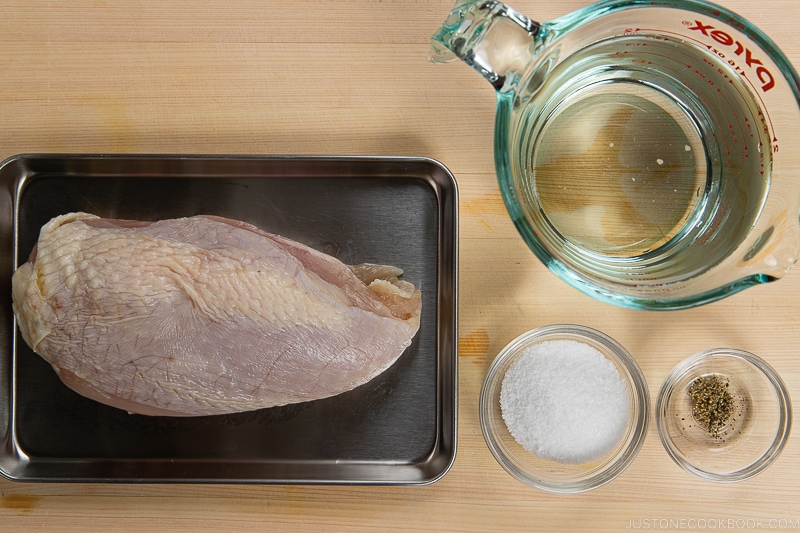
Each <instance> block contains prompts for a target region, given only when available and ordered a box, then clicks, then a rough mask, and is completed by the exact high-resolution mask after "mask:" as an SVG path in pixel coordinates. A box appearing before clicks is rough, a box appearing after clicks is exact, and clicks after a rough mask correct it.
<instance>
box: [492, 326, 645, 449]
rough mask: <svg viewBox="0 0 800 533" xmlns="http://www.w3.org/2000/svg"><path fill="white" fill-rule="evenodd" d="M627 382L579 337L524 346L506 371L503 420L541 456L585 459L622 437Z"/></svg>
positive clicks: (627, 401) (520, 440)
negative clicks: (580, 340)
mask: <svg viewBox="0 0 800 533" xmlns="http://www.w3.org/2000/svg"><path fill="white" fill-rule="evenodd" d="M629 406H630V398H629V396H628V388H627V386H626V385H625V382H624V381H623V380H622V377H621V376H620V374H619V372H618V371H617V368H616V366H615V365H614V363H612V362H611V361H609V360H608V359H606V357H605V356H604V355H603V354H602V353H600V352H599V351H598V350H597V349H595V348H593V347H591V346H589V345H588V344H584V343H581V342H577V341H570V340H558V341H546V342H542V343H539V344H536V345H533V346H531V347H529V348H528V349H526V350H525V351H524V352H523V354H522V355H521V356H520V358H519V359H517V361H515V362H514V364H512V365H511V367H510V368H509V369H508V371H507V372H506V375H505V377H504V378H503V384H502V388H501V391H500V407H501V409H502V413H503V420H504V421H505V423H506V426H507V427H508V430H509V432H510V433H511V435H512V436H513V437H514V439H515V440H516V441H517V442H518V443H519V444H520V446H522V447H523V448H525V449H526V450H528V451H529V452H531V453H534V454H536V455H537V456H539V457H541V458H542V459H547V460H553V461H558V462H560V463H576V464H577V463H586V462H589V461H594V460H596V459H599V458H600V457H602V456H603V455H605V454H606V453H608V452H609V451H611V450H612V449H613V448H614V446H615V445H616V444H617V442H619V440H620V439H621V438H622V435H623V434H624V432H625V428H626V427H627V426H628V418H629V416H630V414H629V410H630V407H629Z"/></svg>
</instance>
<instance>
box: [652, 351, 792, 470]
mask: <svg viewBox="0 0 800 533" xmlns="http://www.w3.org/2000/svg"><path fill="white" fill-rule="evenodd" d="M791 422H792V407H791V401H790V399H789V393H788V392H787V390H786V386H785V385H784V383H783V381H782V380H781V378H780V376H779V375H778V373H777V372H775V370H774V369H773V368H772V367H771V366H769V365H768V364H767V363H766V361H764V360H763V359H761V358H760V357H758V356H756V355H754V354H752V353H749V352H746V351H744V350H738V349H735V348H714V349H711V350H706V351H704V352H700V353H698V354H695V355H693V356H691V357H689V358H687V359H685V360H683V361H682V362H681V363H679V364H678V365H677V366H676V367H675V368H674V369H673V370H672V372H671V373H670V374H669V376H668V377H667V379H666V381H665V382H664V384H663V386H662V387H661V391H660V392H659V395H658V400H657V402H656V426H657V427H658V435H659V437H660V438H661V443H662V444H663V445H664V449H665V450H666V451H667V454H668V455H669V456H670V457H671V458H672V459H673V460H674V461H675V463H676V464H678V466H680V467H681V468H683V469H684V470H686V471H687V472H690V473H692V474H694V475H696V476H698V477H699V478H701V479H705V480H708V481H716V482H720V483H729V482H734V481H743V480H745V479H748V478H751V477H753V476H755V475H756V474H759V473H760V472H762V471H764V469H766V468H767V467H768V466H769V465H771V464H772V463H773V462H774V461H775V459H777V458H778V456H779V455H780V453H781V451H782V450H783V447H784V445H785V444H786V440H787V439H788V438H789V433H790V430H791Z"/></svg>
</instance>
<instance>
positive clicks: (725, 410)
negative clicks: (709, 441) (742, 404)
mask: <svg viewBox="0 0 800 533" xmlns="http://www.w3.org/2000/svg"><path fill="white" fill-rule="evenodd" d="M728 385H729V383H728V380H727V379H725V380H723V379H720V377H719V376H717V375H714V374H712V375H710V376H701V377H699V378H697V379H695V380H694V381H693V382H692V384H691V385H690V386H689V396H690V397H691V399H692V415H693V416H694V418H695V420H697V422H698V423H699V424H700V425H702V426H703V427H704V428H705V429H706V430H707V431H708V434H709V435H711V436H712V437H713V438H715V439H720V438H722V437H723V435H722V434H721V433H720V431H721V430H722V429H723V428H724V427H725V426H726V425H727V424H728V421H729V420H730V418H731V415H733V412H734V409H735V406H734V398H733V395H732V394H731V393H730V392H729V391H728Z"/></svg>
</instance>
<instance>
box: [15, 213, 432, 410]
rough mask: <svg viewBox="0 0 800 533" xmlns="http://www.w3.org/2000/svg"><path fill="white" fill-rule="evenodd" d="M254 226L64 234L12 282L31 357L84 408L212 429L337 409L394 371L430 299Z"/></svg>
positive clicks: (93, 224)
mask: <svg viewBox="0 0 800 533" xmlns="http://www.w3.org/2000/svg"><path fill="white" fill-rule="evenodd" d="M401 273H402V271H401V270H400V269H397V268H394V267H383V266H378V265H361V266H358V267H352V268H351V267H348V266H346V265H344V264H342V263H341V262H339V261H338V260H336V259H334V258H333V257H330V256H328V255H325V254H322V253H320V252H317V251H315V250H313V249H311V248H308V247H306V246H304V245H301V244H299V243H296V242H293V241H290V240H288V239H285V238H283V237H279V236H277V235H271V234H269V233H266V232H263V231H261V230H259V229H257V228H256V227H254V226H251V225H249V224H245V223H243V222H237V221H233V220H228V219H223V218H217V217H205V216H197V217H191V218H182V219H175V220H163V221H160V222H153V223H150V222H136V221H123V220H110V219H101V218H99V217H97V216H94V215H89V214H86V213H71V214H68V215H63V216H60V217H57V218H54V219H53V220H51V221H50V222H48V223H47V224H46V225H45V226H44V227H43V228H42V230H41V233H40V235H39V241H38V243H37V245H36V248H35V249H34V251H33V252H32V253H31V257H30V259H29V260H28V262H27V263H25V264H24V265H22V266H21V267H20V268H19V269H18V270H17V271H16V272H15V273H14V276H13V279H12V285H13V300H14V313H15V315H16V317H17V322H18V324H19V327H20V331H21V332H22V336H23V338H24V339H25V341H26V342H27V343H28V344H29V345H30V346H31V348H33V349H34V351H36V353H38V354H39V355H41V356H42V357H43V358H44V359H46V360H47V361H48V362H50V364H52V365H53V368H54V369H55V371H56V372H57V373H58V375H59V377H60V378H61V380H62V381H63V382H64V383H65V384H66V385H67V386H69V387H70V388H72V389H74V390H75V391H77V392H78V393H80V394H82V395H84V396H87V397H89V398H92V399H94V400H97V401H100V402H103V403H105V404H108V405H112V406H114V407H119V408H121V409H125V410H127V411H129V412H132V413H140V414H146V415H166V416H200V415H216V414H224V413H232V412H240V411H249V410H253V409H261V408H266V407H273V406H277V405H283V404H288V403H295V402H304V401H308V400H316V399H319V398H325V397H328V396H333V395H335V394H339V393H342V392H344V391H347V390H350V389H352V388H354V387H357V386H359V385H361V384H363V383H366V382H367V381H369V380H371V379H372V378H373V377H375V376H376V375H378V374H380V373H381V372H383V371H384V370H385V369H387V368H388V367H389V366H391V365H392V364H393V363H394V362H395V361H396V360H397V359H398V357H400V355H401V354H402V353H403V351H404V350H405V349H406V347H408V346H409V344H410V343H411V340H412V338H413V337H414V335H415V334H416V332H417V330H418V328H419V316H420V309H421V298H420V293H419V291H418V290H416V289H415V288H414V286H413V285H411V284H410V283H407V282H404V281H400V280H398V279H397V276H398V275H400V274H401Z"/></svg>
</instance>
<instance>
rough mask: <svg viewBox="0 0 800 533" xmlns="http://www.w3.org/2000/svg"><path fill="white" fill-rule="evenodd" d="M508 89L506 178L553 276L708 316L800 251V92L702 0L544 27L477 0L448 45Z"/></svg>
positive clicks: (770, 50) (502, 151) (438, 53)
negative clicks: (706, 309)
mask: <svg viewBox="0 0 800 533" xmlns="http://www.w3.org/2000/svg"><path fill="white" fill-rule="evenodd" d="M431 45H432V50H431V56H430V60H431V61H432V62H444V61H449V60H452V59H455V58H460V59H462V60H463V61H465V62H466V63H467V64H469V65H470V66H472V67H473V68H475V70H477V71H478V72H479V73H481V74H482V75H483V76H484V77H485V78H486V79H487V80H488V81H489V82H490V83H491V84H492V85H493V86H494V88H495V89H496V91H497V98H498V99H497V114H496V122H495V141H494V142H495V166H496V172H497V177H498V181H499V185H500V190H501V193H502V195H503V199H504V201H505V204H506V207H507V209H508V212H509V214H510V215H511V218H512V219H513V221H514V223H515V225H516V227H517V229H518V230H519V232H520V234H521V235H522V237H523V239H524V240H525V241H526V243H527V244H528V246H529V247H530V248H531V250H532V251H533V252H534V253H535V254H536V255H537V256H538V257H539V259H541V260H542V261H543V262H544V264H545V265H547V267H548V268H549V269H550V270H551V271H553V272H554V273H556V274H557V275H558V276H559V277H561V278H562V279H563V280H565V281H567V282H568V283H569V284H570V285H572V286H573V287H576V288H577V289H579V290H581V291H583V292H585V293H587V294H589V295H591V296H594V297H596V298H598V299H600V300H602V301H606V302H611V303H615V304H618V305H622V306H626V307H632V308H640V309H680V308H686V307H692V306H696V305H700V304H704V303H708V302H711V301H714V300H717V299H719V298H722V297H725V296H727V295H730V294H733V293H735V292H738V291H740V290H742V289H745V288H747V287H749V286H752V285H754V284H758V283H764V282H768V281H773V280H775V279H778V278H780V277H782V276H783V275H784V274H785V273H786V272H788V270H789V269H790V268H791V266H792V265H793V264H794V262H795V261H796V260H797V258H798V256H799V255H800V224H799V223H798V209H799V208H800V176H798V172H800V106H799V105H798V102H800V81H799V80H798V76H797V73H796V72H795V70H794V69H793V68H792V66H791V64H790V63H789V61H788V60H787V59H786V57H785V56H784V55H783V54H782V53H781V51H780V50H779V49H778V48H777V46H776V45H775V44H774V43H772V41H771V40H770V39H769V38H768V37H766V36H765V35H764V34H763V33H761V32H760V31H759V30H758V29H756V28H755V27H753V26H752V25H751V24H750V23H748V22H747V21H746V20H744V19H742V18H741V17H739V16H738V15H736V14H735V13H732V12H730V11H728V10H726V9H724V8H722V7H720V6H716V5H713V4H710V3H708V2H704V1H700V0H682V1H681V0H673V1H670V2H653V1H651V0H605V1H601V2H598V3H596V4H593V5H590V6H588V7H585V8H583V9H580V10H578V11H576V12H573V13H571V14H569V15H566V16H564V17H562V18H560V19H558V20H555V21H552V22H548V23H538V22H534V21H532V20H531V19H529V18H528V17H526V16H525V15H523V14H521V13H520V12H518V11H516V10H514V9H513V8H511V7H508V6H507V5H505V4H502V3H500V2H495V1H486V0H461V1H459V2H457V4H456V6H455V7H454V8H453V10H452V12H451V13H450V15H449V17H448V18H447V20H446V21H445V23H444V24H443V25H442V27H441V28H440V29H439V31H438V32H437V33H436V34H435V35H434V36H433V38H432V39H431Z"/></svg>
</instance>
